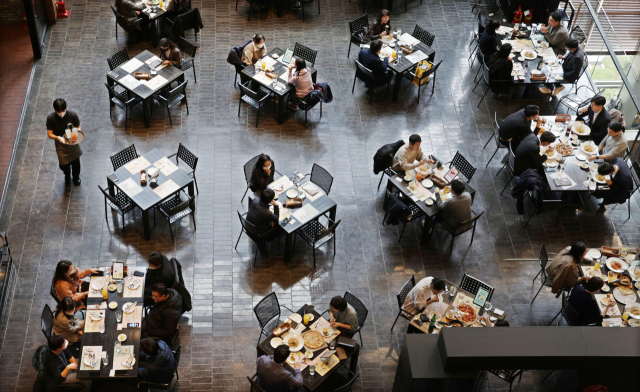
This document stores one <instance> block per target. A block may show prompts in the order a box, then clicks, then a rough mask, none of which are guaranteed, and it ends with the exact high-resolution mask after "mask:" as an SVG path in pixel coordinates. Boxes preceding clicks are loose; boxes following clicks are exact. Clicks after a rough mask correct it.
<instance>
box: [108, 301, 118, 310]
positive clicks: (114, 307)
mask: <svg viewBox="0 0 640 392" xmlns="http://www.w3.org/2000/svg"><path fill="white" fill-rule="evenodd" d="M109 309H118V303H117V302H116V301H111V302H109Z"/></svg>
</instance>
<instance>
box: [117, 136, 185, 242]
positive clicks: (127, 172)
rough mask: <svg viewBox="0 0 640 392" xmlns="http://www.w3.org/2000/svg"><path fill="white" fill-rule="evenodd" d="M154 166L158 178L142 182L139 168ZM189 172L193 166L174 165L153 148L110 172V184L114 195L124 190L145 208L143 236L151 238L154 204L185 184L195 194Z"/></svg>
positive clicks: (182, 188)
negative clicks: (151, 219)
mask: <svg viewBox="0 0 640 392" xmlns="http://www.w3.org/2000/svg"><path fill="white" fill-rule="evenodd" d="M151 167H155V168H159V169H160V173H159V174H158V177H157V179H156V182H152V181H150V180H149V181H147V182H146V184H143V183H142V181H141V180H140V171H141V170H147V169H149V168H151ZM189 173H190V170H189V171H187V170H185V169H184V167H183V166H180V165H175V164H174V163H173V162H172V161H171V160H170V159H169V158H168V157H166V156H164V154H163V153H161V152H160V151H159V150H158V149H155V148H154V149H153V150H151V151H149V152H147V153H145V154H143V155H141V156H140V157H138V158H137V159H134V160H132V161H130V162H128V163H127V164H125V165H123V166H120V167H119V168H118V169H117V170H116V171H115V172H113V173H111V174H109V175H108V176H107V185H108V190H109V194H110V195H111V196H114V197H115V194H116V189H117V190H118V192H124V193H125V194H126V195H127V196H128V197H129V198H130V199H131V201H132V202H133V203H134V204H135V205H136V206H137V207H138V208H139V209H140V210H141V211H142V226H143V230H144V238H145V239H146V240H149V239H150V238H151V221H150V219H149V213H150V212H153V209H154V208H156V207H157V206H158V205H160V204H161V203H162V202H164V201H165V200H167V199H168V198H170V197H173V196H174V195H175V194H176V193H178V192H180V191H182V190H184V189H185V188H186V189H187V194H188V195H189V196H190V197H193V196H195V192H194V191H195V189H194V183H193V177H192V176H190V174H189ZM154 220H155V218H154Z"/></svg>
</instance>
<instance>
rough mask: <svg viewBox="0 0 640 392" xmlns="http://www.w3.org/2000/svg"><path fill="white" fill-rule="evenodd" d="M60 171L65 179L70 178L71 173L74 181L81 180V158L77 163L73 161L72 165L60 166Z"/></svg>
mask: <svg viewBox="0 0 640 392" xmlns="http://www.w3.org/2000/svg"><path fill="white" fill-rule="evenodd" d="M60 170H62V172H63V173H64V176H65V177H68V176H69V175H70V173H73V178H74V179H78V178H80V158H78V159H76V160H75V161H71V163H68V164H66V165H63V164H60Z"/></svg>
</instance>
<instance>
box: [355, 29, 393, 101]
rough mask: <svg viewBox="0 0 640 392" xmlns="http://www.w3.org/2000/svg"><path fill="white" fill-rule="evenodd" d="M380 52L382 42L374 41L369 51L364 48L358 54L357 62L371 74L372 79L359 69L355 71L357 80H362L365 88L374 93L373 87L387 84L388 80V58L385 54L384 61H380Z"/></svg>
mask: <svg viewBox="0 0 640 392" xmlns="http://www.w3.org/2000/svg"><path fill="white" fill-rule="evenodd" d="M381 50H382V41H380V40H375V41H373V42H371V45H370V46H369V49H367V48H364V49H362V50H361V51H360V54H358V61H359V62H360V64H362V65H363V66H364V67H365V68H368V69H370V70H371V71H372V72H373V79H371V77H370V76H369V75H365V74H364V72H362V71H360V70H359V69H358V70H357V71H356V76H357V77H358V79H360V80H362V81H363V82H364V83H365V85H366V86H367V88H369V89H372V90H373V92H375V89H374V88H375V87H378V86H382V85H385V84H387V82H388V80H389V76H388V72H387V67H388V66H389V57H388V56H387V55H386V54H385V57H384V60H380V57H379V55H380V51H381Z"/></svg>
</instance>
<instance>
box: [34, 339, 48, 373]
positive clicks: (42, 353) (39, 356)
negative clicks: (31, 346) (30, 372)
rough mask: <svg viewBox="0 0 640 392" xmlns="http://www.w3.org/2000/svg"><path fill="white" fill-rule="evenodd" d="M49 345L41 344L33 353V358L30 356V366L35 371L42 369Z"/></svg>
mask: <svg viewBox="0 0 640 392" xmlns="http://www.w3.org/2000/svg"><path fill="white" fill-rule="evenodd" d="M49 350H50V349H49V346H47V345H46V344H43V345H42V346H40V347H38V349H37V350H36V352H35V353H33V358H31V366H33V369H34V370H35V371H36V372H41V371H43V370H44V362H45V360H46V358H47V352H49Z"/></svg>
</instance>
